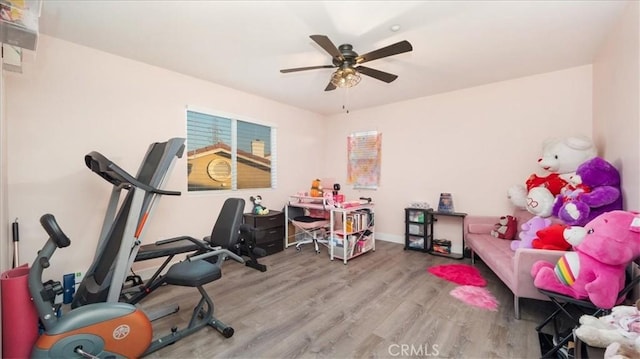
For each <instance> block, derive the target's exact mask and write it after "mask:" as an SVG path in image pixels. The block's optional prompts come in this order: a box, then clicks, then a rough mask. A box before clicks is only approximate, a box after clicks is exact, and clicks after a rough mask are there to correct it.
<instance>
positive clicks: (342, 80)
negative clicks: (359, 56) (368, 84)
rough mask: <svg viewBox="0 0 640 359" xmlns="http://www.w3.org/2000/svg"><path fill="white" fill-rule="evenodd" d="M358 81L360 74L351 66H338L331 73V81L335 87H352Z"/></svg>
mask: <svg viewBox="0 0 640 359" xmlns="http://www.w3.org/2000/svg"><path fill="white" fill-rule="evenodd" d="M359 82H360V74H359V73H358V71H356V70H355V69H354V68H352V67H345V68H339V69H337V70H336V72H334V73H333V75H331V83H332V84H334V85H335V86H336V87H341V88H348V87H353V86H355V85H357V84H358V83H359Z"/></svg>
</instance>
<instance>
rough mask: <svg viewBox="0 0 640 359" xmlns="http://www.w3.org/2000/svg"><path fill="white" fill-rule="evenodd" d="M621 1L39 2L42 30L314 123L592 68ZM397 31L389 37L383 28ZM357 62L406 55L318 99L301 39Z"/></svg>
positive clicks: (322, 78) (322, 82)
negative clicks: (347, 50) (348, 47)
mask: <svg viewBox="0 0 640 359" xmlns="http://www.w3.org/2000/svg"><path fill="white" fill-rule="evenodd" d="M626 5H627V3H626V2H625V1H618V0H611V1H596V0H588V1H571V0H565V1H550V0H538V1H515V0H514V1H340V2H339V1H168V0H159V1H150V0H146V1H144V0H139V1H116V0H107V1H96V0H92V1H77V0H74V1H63V0H56V1H53V0H45V1H44V4H43V7H42V14H41V17H40V32H41V33H44V34H47V35H50V36H54V37H57V38H60V39H64V40H68V41H71V42H75V43H78V44H81V45H85V46H88V47H92V48H96V49H99V50H103V51H106V52H109V53H113V54H116V55H120V56H123V57H127V58H131V59H135V60H138V61H142V62H145V63H148V64H151V65H155V66H159V67H163V68H167V69H170V70H173V71H176V72H180V73H183V74H187V75H190V76H193V77H197V78H200V79H204V80H207V81H211V82H214V83H217V84H220V85H224V86H228V87H231V88H235V89H238V90H242V91H245V92H249V93H253V94H256V95H259V96H262V97H266V98H270V99H273V100H276V101H279V102H282V103H286V104H290V105H292V106H296V107H300V108H304V109H308V110H310V111H313V112H317V113H320V114H335V113H339V112H341V111H344V110H343V105H344V104H347V106H348V108H349V109H351V110H356V109H361V108H367V107H372V106H377V105H382V104H387V103H392V102H397V101H402V100H407V99H412V98H418V97H423V96H428V95H432V94H436V93H442V92H446V91H452V90H456V89H462V88H467V87H471V86H477V85H481V84H486V83H491V82H496V81H502V80H506V79H511V78H516V77H521V76H527V75H532V74H538V73H544V72H549V71H554V70H560V69H565V68H569V67H573V66H579V65H584V64H590V63H592V60H593V56H594V54H595V53H596V50H597V49H598V46H599V45H600V44H601V43H602V41H603V39H604V38H605V36H606V34H607V32H608V31H609V30H610V29H611V27H612V25H613V24H614V23H615V21H616V19H617V18H618V17H619V16H620V15H621V14H622V11H624V8H625V6H626ZM395 24H397V25H400V26H401V29H400V30H399V31H397V32H392V31H391V30H390V27H391V26H392V25H395ZM313 34H322V35H327V36H328V37H329V38H330V39H331V40H332V41H333V42H334V44H335V45H336V46H339V45H340V44H343V43H349V44H352V45H353V47H354V50H355V51H356V52H358V53H359V54H364V53H367V52H369V51H372V50H375V49H378V48H380V47H384V46H387V45H390V44H392V43H395V42H398V41H401V40H408V41H409V42H410V43H411V44H412V45H413V51H412V52H408V53H404V54H400V55H396V56H392V57H387V58H383V59H378V60H374V61H371V62H368V63H367V66H368V67H372V68H374V69H378V70H382V71H386V72H390V73H393V74H396V75H398V76H399V77H398V79H397V80H396V81H395V82H392V83H390V84H387V83H384V82H381V81H378V80H375V79H373V78H370V77H367V76H363V79H362V81H361V82H360V84H358V85H357V86H356V87H354V88H351V89H348V90H344V89H337V90H335V91H330V92H325V91H324V88H325V86H326V85H327V83H328V81H329V78H330V75H331V73H332V71H333V70H332V69H319V70H310V71H303V72H295V73H288V74H282V73H280V72H279V70H280V69H284V68H292V67H304V66H315V65H329V64H331V57H330V55H329V54H327V53H326V52H325V51H324V50H322V48H321V47H320V46H318V45H317V44H316V43H315V42H314V41H313V40H311V39H310V38H309V35H313Z"/></svg>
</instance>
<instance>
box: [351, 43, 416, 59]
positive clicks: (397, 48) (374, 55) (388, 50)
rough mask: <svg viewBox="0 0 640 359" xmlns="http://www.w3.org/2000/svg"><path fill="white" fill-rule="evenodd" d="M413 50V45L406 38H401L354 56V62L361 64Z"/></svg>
mask: <svg viewBox="0 0 640 359" xmlns="http://www.w3.org/2000/svg"><path fill="white" fill-rule="evenodd" d="M411 50H413V46H411V44H410V43H409V41H407V40H403V41H400V42H396V43H395V44H393V45H389V46H387V47H383V48H381V49H378V50H374V51H371V52H369V53H366V54H364V55H360V56H358V57H356V63H358V64H361V63H363V62H367V61H371V60H376V59H380V58H383V57H387V56H392V55H397V54H402V53H404V52H409V51H411Z"/></svg>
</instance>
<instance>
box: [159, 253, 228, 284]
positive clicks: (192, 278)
mask: <svg viewBox="0 0 640 359" xmlns="http://www.w3.org/2000/svg"><path fill="white" fill-rule="evenodd" d="M220 278H222V271H221V270H220V267H219V266H218V265H217V264H214V263H211V262H208V261H206V260H204V259H199V260H196V261H193V262H191V261H188V260H186V261H183V262H180V263H176V264H174V265H172V266H171V268H169V270H168V271H167V275H166V282H167V283H168V284H173V285H179V286H183V287H199V286H202V285H204V284H207V283H209V282H213V281H214V280H218V279H220Z"/></svg>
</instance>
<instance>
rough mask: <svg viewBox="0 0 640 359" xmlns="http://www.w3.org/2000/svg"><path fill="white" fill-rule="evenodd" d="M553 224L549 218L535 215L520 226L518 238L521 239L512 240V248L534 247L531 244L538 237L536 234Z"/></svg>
mask: <svg viewBox="0 0 640 359" xmlns="http://www.w3.org/2000/svg"><path fill="white" fill-rule="evenodd" d="M550 225H551V220H550V219H549V218H543V217H538V216H535V217H533V218H531V219H530V220H528V221H526V222H525V223H523V224H522V225H521V226H520V229H522V230H521V231H520V234H518V238H520V240H515V241H512V242H511V249H512V250H514V251H515V250H516V249H518V248H533V245H532V244H531V243H532V242H533V240H534V239H536V238H537V237H538V235H537V234H536V233H537V232H538V231H539V230H541V229H543V228H547V227H549V226H550Z"/></svg>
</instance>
